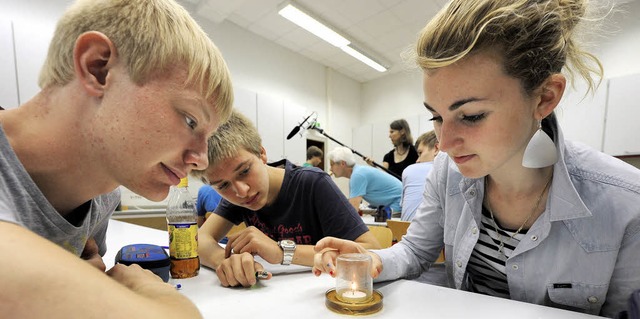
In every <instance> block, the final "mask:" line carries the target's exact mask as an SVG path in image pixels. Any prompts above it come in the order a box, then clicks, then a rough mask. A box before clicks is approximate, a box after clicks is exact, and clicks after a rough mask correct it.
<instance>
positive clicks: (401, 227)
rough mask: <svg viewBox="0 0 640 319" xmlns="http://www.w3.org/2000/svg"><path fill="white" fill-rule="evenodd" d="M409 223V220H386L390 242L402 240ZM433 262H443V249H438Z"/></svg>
mask: <svg viewBox="0 0 640 319" xmlns="http://www.w3.org/2000/svg"><path fill="white" fill-rule="evenodd" d="M410 224H411V222H408V221H402V220H391V219H389V220H387V227H389V229H391V233H393V239H392V244H395V243H397V242H399V241H400V240H402V236H404V235H405V234H406V233H407V229H408V228H409V225H410ZM435 263H436V264H441V263H444V249H442V250H441V251H440V256H438V259H437V260H436V262H435Z"/></svg>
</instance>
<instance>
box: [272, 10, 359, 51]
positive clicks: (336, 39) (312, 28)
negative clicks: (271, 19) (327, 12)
mask: <svg viewBox="0 0 640 319" xmlns="http://www.w3.org/2000/svg"><path fill="white" fill-rule="evenodd" d="M278 13H279V14H280V15H281V16H283V17H285V18H287V19H289V20H290V21H291V22H293V23H295V24H297V25H299V26H300V27H301V28H303V29H305V30H307V31H309V32H311V33H313V34H315V35H316V36H318V37H319V38H320V39H322V40H325V41H327V42H329V43H331V44H333V45H335V46H337V47H343V46H345V45H348V44H349V43H351V42H350V41H349V40H347V39H345V38H344V37H343V36H341V35H340V34H338V33H337V32H335V31H333V30H331V29H330V28H328V27H327V26H325V25H324V24H322V23H320V22H318V21H317V20H316V19H314V18H312V17H310V16H309V15H308V14H306V13H304V12H302V11H300V9H298V8H296V7H294V6H292V5H291V4H288V5H287V6H285V7H284V8H282V10H280V11H279V12H278Z"/></svg>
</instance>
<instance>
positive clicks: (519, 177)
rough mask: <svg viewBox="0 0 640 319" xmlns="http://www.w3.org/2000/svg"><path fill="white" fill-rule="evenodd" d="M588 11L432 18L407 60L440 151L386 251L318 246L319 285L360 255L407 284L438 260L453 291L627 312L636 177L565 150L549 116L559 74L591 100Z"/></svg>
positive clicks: (491, 7) (639, 224) (495, 2)
mask: <svg viewBox="0 0 640 319" xmlns="http://www.w3.org/2000/svg"><path fill="white" fill-rule="evenodd" d="M592 5H594V6H596V5H597V3H596V2H591V1H581V0H573V1H557V0H522V1H509V0H452V1H450V2H449V3H448V4H447V5H446V6H445V7H444V8H443V9H442V10H441V11H440V12H439V13H438V14H436V16H435V17H434V19H432V20H431V21H430V22H429V23H428V24H427V25H426V26H425V27H424V29H423V30H422V31H421V33H420V36H419V39H418V42H417V45H416V51H415V54H416V62H417V64H418V65H419V66H420V67H421V69H422V70H423V85H422V87H423V90H424V102H423V105H424V107H425V109H426V110H427V111H428V113H429V114H431V116H432V121H433V123H434V130H435V131H436V136H437V137H438V143H439V147H440V150H441V152H440V154H438V156H436V158H435V160H434V163H433V169H432V170H431V172H430V173H429V175H428V177H427V181H426V186H425V197H424V200H423V203H422V204H421V205H420V206H419V207H418V211H417V212H416V214H415V216H414V218H413V221H412V222H411V226H409V229H408V230H407V234H406V235H405V236H404V237H403V238H402V240H401V241H400V242H398V243H397V244H396V245H393V246H392V247H390V248H388V249H383V250H376V251H372V252H369V251H367V250H365V249H363V248H362V247H361V246H359V245H357V244H355V243H353V242H350V241H346V240H342V239H336V238H325V239H323V240H321V241H320V242H318V244H316V251H317V252H318V254H319V255H316V261H317V262H316V263H315V269H314V273H315V274H316V275H319V274H320V273H321V272H332V271H334V270H335V268H334V266H333V265H335V263H334V260H335V257H336V256H337V255H338V254H340V253H351V252H362V253H368V254H370V256H371V257H372V260H373V262H372V269H371V274H372V276H373V277H375V278H376V280H377V281H383V280H393V279H398V278H414V277H417V276H420V275H421V274H422V273H423V272H425V271H430V268H431V266H432V264H433V263H434V262H435V261H436V259H437V258H438V255H439V253H440V251H441V250H442V249H443V248H444V251H445V267H446V274H447V277H448V282H449V286H450V287H452V288H455V289H460V290H466V291H471V292H475V293H479V294H485V295H490V296H494V297H500V298H505V299H511V300H516V301H522V302H528V303H532V304H538V305H545V306H550V307H557V308H562V309H567V310H572V311H578V312H583V313H587V314H592V315H600V316H607V317H614V316H616V315H617V314H618V313H619V312H621V311H623V310H625V309H626V308H627V300H628V299H629V297H630V296H631V294H632V292H633V291H634V290H635V289H638V287H640V258H639V255H640V205H639V203H640V170H638V169H637V168H635V167H633V166H631V165H629V164H627V163H625V162H623V161H621V160H619V159H617V158H614V157H612V156H609V155H607V154H604V153H602V152H600V151H598V150H594V149H592V148H590V147H588V146H586V145H584V144H580V143H576V142H572V141H569V140H565V138H564V136H563V132H562V130H561V128H560V126H559V124H558V120H557V119H556V116H555V112H554V110H555V109H556V107H557V106H558V105H559V103H560V100H561V99H562V96H563V94H564V91H565V88H566V87H567V86H568V85H570V84H569V83H567V76H566V75H565V73H566V74H568V75H571V74H573V75H579V76H581V77H582V78H583V79H584V80H585V81H586V83H587V85H588V87H589V88H590V89H594V88H595V87H596V83H598V81H597V80H596V79H595V78H596V77H602V74H603V70H602V65H601V64H600V62H599V61H598V59H597V58H596V57H595V56H594V55H592V54H590V53H588V52H587V51H585V50H584V48H583V47H582V45H581V42H580V41H579V40H580V39H581V38H582V37H580V36H581V34H580V33H581V32H580V31H584V30H591V31H593V30H595V28H593V27H592V26H591V25H590V23H591V22H594V21H596V20H598V19H596V18H597V17H594V16H592V15H590V14H589V13H591V12H598V10H592V9H597V8H596V7H592ZM605 12H607V11H605ZM594 75H595V76H594ZM592 76H594V77H592ZM334 274H335V273H334ZM419 297H423V298H428V296H416V298H419ZM516 316H517V315H516Z"/></svg>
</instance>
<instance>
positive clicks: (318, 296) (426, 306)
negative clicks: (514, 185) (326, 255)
mask: <svg viewBox="0 0 640 319" xmlns="http://www.w3.org/2000/svg"><path fill="white" fill-rule="evenodd" d="M167 242H168V235H167V233H166V232H164V231H160V230H156V229H151V228H147V227H142V226H137V225H133V224H129V223H125V222H121V221H115V220H111V221H110V223H109V230H108V232H107V244H108V247H109V249H108V250H107V253H106V255H105V257H104V261H105V264H106V265H107V268H110V267H111V266H112V265H113V263H114V258H115V255H116V253H117V251H118V250H119V249H120V248H121V247H122V246H125V245H129V244H136V243H145V244H155V245H160V246H166V245H167ZM263 265H265V267H266V268H267V270H269V271H271V272H273V273H274V276H273V278H272V279H271V280H265V281H261V282H259V283H258V284H256V285H255V286H254V287H251V288H224V287H222V286H220V282H219V281H218V277H217V276H216V274H215V272H214V271H212V270H211V269H208V268H201V269H200V274H199V275H198V276H197V277H194V278H189V279H181V280H174V279H171V280H170V282H171V283H172V284H177V283H180V284H181V285H182V289H181V292H182V293H183V294H184V295H186V296H187V297H188V298H189V299H191V300H192V301H193V302H194V303H195V304H196V305H197V306H198V308H199V309H200V311H201V312H202V314H203V315H204V317H205V318H222V317H221V316H224V317H227V315H229V316H232V317H233V318H305V319H312V318H346V317H347V316H345V315H339V314H336V313H333V312H331V311H330V310H329V309H327V308H326V307H325V304H324V302H325V292H326V291H327V290H329V289H331V288H333V287H334V285H335V279H333V278H331V277H329V276H328V275H322V276H320V277H315V276H313V275H312V274H311V271H310V268H308V267H301V266H289V267H287V266H281V265H269V264H267V263H263ZM374 288H375V289H377V290H378V291H380V292H381V293H382V294H383V295H384V299H383V304H384V306H383V309H382V310H381V311H380V312H378V313H376V314H373V315H370V316H367V317H385V318H416V317H428V318H490V319H496V318H518V319H528V318H531V319H533V318H536V319H538V318H540V319H542V318H544V319H554V318H562V319H567V318H568V319H571V318H599V317H596V316H590V315H584V314H580V313H576V312H571V311H566V310H560V309H555V308H550V307H543V306H538V305H533V304H528V303H523V302H518V301H512V300H507V299H502V298H495V297H489V296H483V295H479V294H475V293H469V292H465V291H459V290H455V289H450V288H443V287H438V286H433V285H428V284H423V283H419V282H416V281H410V280H397V281H393V282H386V283H378V284H375V285H374Z"/></svg>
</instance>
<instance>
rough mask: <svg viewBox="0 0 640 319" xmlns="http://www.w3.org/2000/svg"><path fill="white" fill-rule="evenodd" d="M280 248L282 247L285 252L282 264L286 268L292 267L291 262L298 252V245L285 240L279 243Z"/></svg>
mask: <svg viewBox="0 0 640 319" xmlns="http://www.w3.org/2000/svg"><path fill="white" fill-rule="evenodd" d="M278 246H280V248H281V249H282V251H283V252H284V256H283V258H282V263H281V264H282V265H285V266H288V265H291V262H292V261H293V253H295V252H296V243H295V242H294V241H293V240H289V239H285V240H281V241H279V242H278Z"/></svg>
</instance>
